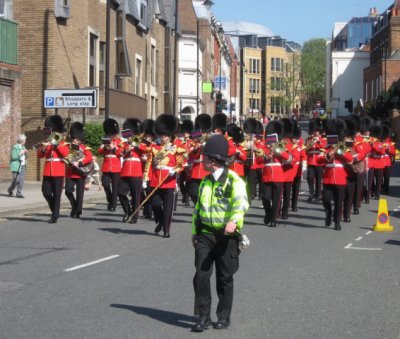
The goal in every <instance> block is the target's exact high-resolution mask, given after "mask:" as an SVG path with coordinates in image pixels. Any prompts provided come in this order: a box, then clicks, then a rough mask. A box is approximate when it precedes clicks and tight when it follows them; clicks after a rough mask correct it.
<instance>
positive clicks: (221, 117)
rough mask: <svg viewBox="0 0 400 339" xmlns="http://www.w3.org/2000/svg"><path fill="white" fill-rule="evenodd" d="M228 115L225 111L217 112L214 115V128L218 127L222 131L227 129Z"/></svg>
mask: <svg viewBox="0 0 400 339" xmlns="http://www.w3.org/2000/svg"><path fill="white" fill-rule="evenodd" d="M226 123H227V117H226V115H225V114H224V113H215V114H214V115H213V117H212V130H213V131H215V130H216V129H217V128H218V129H220V130H221V131H222V132H225V131H226V128H227V126H226Z"/></svg>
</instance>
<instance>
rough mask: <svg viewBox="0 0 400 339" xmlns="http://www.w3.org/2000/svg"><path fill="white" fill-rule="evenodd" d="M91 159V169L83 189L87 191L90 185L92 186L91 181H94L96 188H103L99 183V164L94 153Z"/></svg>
mask: <svg viewBox="0 0 400 339" xmlns="http://www.w3.org/2000/svg"><path fill="white" fill-rule="evenodd" d="M92 161H93V171H92V172H91V173H90V174H89V175H88V176H87V177H86V180H85V190H86V191H89V190H90V187H91V186H92V183H93V182H94V183H95V184H96V185H97V187H98V190H99V191H101V190H103V186H102V185H101V181H100V166H99V164H98V163H97V157H96V156H95V155H93V157H92Z"/></svg>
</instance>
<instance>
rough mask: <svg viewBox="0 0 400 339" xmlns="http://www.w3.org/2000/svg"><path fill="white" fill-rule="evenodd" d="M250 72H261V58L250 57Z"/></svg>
mask: <svg viewBox="0 0 400 339" xmlns="http://www.w3.org/2000/svg"><path fill="white" fill-rule="evenodd" d="M249 64H250V65H249V66H250V67H249V73H251V74H260V59H253V58H250V59H249Z"/></svg>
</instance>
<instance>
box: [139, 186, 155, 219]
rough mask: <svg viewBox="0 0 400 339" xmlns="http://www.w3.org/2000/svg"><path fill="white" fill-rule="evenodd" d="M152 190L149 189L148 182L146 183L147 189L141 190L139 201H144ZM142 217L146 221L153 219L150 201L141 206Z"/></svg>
mask: <svg viewBox="0 0 400 339" xmlns="http://www.w3.org/2000/svg"><path fill="white" fill-rule="evenodd" d="M151 191H152V188H151V187H150V181H147V187H146V189H145V190H142V194H141V201H144V199H146V197H147V196H148V195H149V194H150V192H151ZM143 216H144V217H145V218H147V219H151V218H152V217H153V209H152V208H151V199H149V200H147V201H146V202H145V203H144V205H143Z"/></svg>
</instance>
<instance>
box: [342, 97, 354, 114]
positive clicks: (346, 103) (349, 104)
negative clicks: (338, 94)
mask: <svg viewBox="0 0 400 339" xmlns="http://www.w3.org/2000/svg"><path fill="white" fill-rule="evenodd" d="M344 107H345V108H347V110H348V111H349V112H350V113H353V99H350V100H345V101H344Z"/></svg>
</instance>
